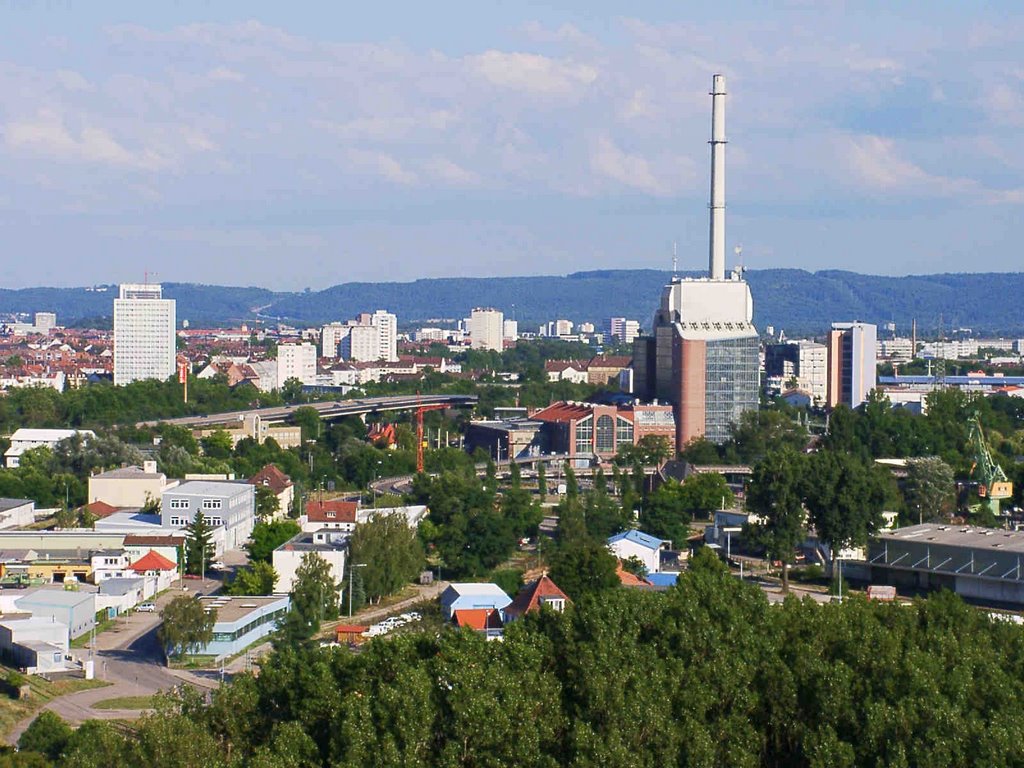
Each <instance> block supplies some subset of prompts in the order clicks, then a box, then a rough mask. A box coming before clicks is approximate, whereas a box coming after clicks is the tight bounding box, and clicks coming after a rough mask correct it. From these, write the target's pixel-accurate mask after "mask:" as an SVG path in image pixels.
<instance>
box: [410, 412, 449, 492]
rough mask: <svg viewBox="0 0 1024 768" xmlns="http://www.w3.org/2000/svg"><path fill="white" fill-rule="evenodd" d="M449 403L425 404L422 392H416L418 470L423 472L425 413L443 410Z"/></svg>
mask: <svg viewBox="0 0 1024 768" xmlns="http://www.w3.org/2000/svg"><path fill="white" fill-rule="evenodd" d="M447 407H448V406H447V405H423V403H422V401H421V400H420V393H419V392H417V393H416V472H417V473H420V474H422V473H423V447H424V446H423V414H424V413H426V412H427V411H443V410H444V409H445V408H447Z"/></svg>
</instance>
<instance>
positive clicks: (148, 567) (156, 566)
mask: <svg viewBox="0 0 1024 768" xmlns="http://www.w3.org/2000/svg"><path fill="white" fill-rule="evenodd" d="M130 570H131V571H132V572H134V573H136V574H138V575H139V576H148V577H150V578H153V579H156V591H157V592H163V591H164V590H165V589H170V586H171V583H172V582H173V581H174V579H175V576H177V574H178V566H177V565H176V564H175V563H174V562H173V561H172V560H168V559H167V558H166V557H164V556H163V555H161V554H159V553H157V552H153V551H149V552H147V553H146V554H145V555H143V556H142V557H141V558H139V559H138V560H136V561H135V562H134V563H132V565H131V569H130Z"/></svg>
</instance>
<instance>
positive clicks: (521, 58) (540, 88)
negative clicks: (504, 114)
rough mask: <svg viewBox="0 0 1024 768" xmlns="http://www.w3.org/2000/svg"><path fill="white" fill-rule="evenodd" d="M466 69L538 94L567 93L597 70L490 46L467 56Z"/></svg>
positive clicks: (583, 86) (581, 87) (591, 78)
mask: <svg viewBox="0 0 1024 768" xmlns="http://www.w3.org/2000/svg"><path fill="white" fill-rule="evenodd" d="M466 63H467V65H468V66H469V68H470V70H471V71H473V72H475V73H476V74H477V75H479V76H480V77H483V78H484V79H485V80H487V81H488V82H490V83H492V84H493V85H497V86H500V87H503V88H509V89H511V90H514V91H523V92H525V93H532V94H536V95H541V96H569V95H572V94H574V93H578V92H580V91H582V90H584V89H586V88H587V87H588V86H589V85H591V84H592V83H593V82H594V81H595V80H597V76H598V71H597V69H596V68H594V67H592V66H590V65H587V64H577V63H575V62H572V61H567V60H561V59H552V58H549V57H547V56H541V55H540V54H536V53H510V52H505V51H497V50H494V49H491V50H489V51H484V52H483V53H481V54H478V55H474V56H467V57H466Z"/></svg>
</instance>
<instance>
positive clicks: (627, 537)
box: [608, 530, 665, 549]
mask: <svg viewBox="0 0 1024 768" xmlns="http://www.w3.org/2000/svg"><path fill="white" fill-rule="evenodd" d="M619 541H629V542H632V543H633V544H639V545H640V546H641V547H647V548H648V549H661V545H662V544H664V543H665V542H663V541H662V540H661V539H659V538H657V537H656V536H651V534H649V533H644V532H643V531H637V530H629V531H623V532H622V533H617V534H615V535H614V536H611V537H609V539H608V544H609V545H611V544H615V543H616V542H619Z"/></svg>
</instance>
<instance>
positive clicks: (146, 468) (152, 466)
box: [142, 461, 156, 475]
mask: <svg viewBox="0 0 1024 768" xmlns="http://www.w3.org/2000/svg"><path fill="white" fill-rule="evenodd" d="M142 471H143V472H146V473H148V474H150V475H155V474H156V462H155V461H144V462H142Z"/></svg>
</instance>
